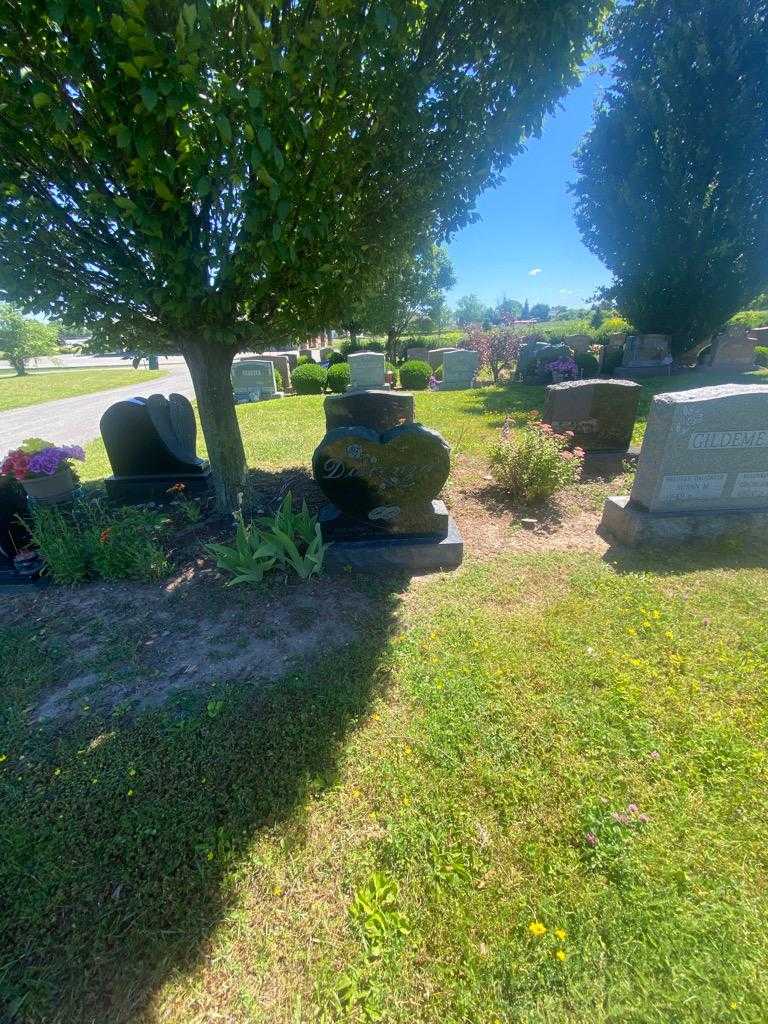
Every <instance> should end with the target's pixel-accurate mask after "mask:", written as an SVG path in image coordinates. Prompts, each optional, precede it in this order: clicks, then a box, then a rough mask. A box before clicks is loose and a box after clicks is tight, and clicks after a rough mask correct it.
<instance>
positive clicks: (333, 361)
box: [328, 352, 347, 369]
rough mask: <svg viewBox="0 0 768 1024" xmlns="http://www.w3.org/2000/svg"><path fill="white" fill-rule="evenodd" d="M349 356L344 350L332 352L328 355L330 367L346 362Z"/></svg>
mask: <svg viewBox="0 0 768 1024" xmlns="http://www.w3.org/2000/svg"><path fill="white" fill-rule="evenodd" d="M346 361H347V357H346V356H345V355H344V354H343V353H342V352H331V354H330V355H329V356H328V368H329V369H330V368H331V366H337V365H338V364H340V363H346Z"/></svg>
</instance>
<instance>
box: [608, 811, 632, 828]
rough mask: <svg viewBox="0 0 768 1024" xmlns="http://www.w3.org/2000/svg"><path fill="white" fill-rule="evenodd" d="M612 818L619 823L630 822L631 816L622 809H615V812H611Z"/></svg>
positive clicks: (626, 823) (625, 823)
mask: <svg viewBox="0 0 768 1024" xmlns="http://www.w3.org/2000/svg"><path fill="white" fill-rule="evenodd" d="M611 818H612V819H613V820H614V821H615V822H616V824H617V825H628V824H629V818H628V817H627V816H626V814H622V813H621V812H620V811H614V812H613V814H611Z"/></svg>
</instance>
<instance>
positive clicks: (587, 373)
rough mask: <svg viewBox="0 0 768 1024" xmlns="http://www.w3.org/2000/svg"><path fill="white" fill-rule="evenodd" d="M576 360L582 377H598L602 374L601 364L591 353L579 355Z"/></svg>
mask: <svg viewBox="0 0 768 1024" xmlns="http://www.w3.org/2000/svg"><path fill="white" fill-rule="evenodd" d="M575 360H576V365H577V366H578V368H579V369H580V370H581V375H582V377H596V376H597V375H598V373H599V372H600V363H599V362H598V361H597V359H595V357H594V356H593V355H592V354H591V353H590V352H581V353H579V355H577V356H576V357H575Z"/></svg>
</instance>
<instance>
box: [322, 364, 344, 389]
mask: <svg viewBox="0 0 768 1024" xmlns="http://www.w3.org/2000/svg"><path fill="white" fill-rule="evenodd" d="M327 383H328V388H329V389H330V390H331V391H333V392H334V394H337V395H342V394H343V393H344V392H345V391H346V390H347V388H348V387H349V363H333V364H332V365H331V366H329V367H328V377H327Z"/></svg>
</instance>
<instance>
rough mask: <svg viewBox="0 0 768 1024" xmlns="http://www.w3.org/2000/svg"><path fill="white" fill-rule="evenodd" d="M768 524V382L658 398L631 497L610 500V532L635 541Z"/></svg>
mask: <svg viewBox="0 0 768 1024" xmlns="http://www.w3.org/2000/svg"><path fill="white" fill-rule="evenodd" d="M760 522H761V523H762V529H763V530H765V528H766V526H768V385H761V384H746V385H739V384H723V385H718V386H715V387H707V388H696V389H694V390H692V391H680V392H675V393H670V394H662V395H657V396H656V398H654V400H653V403H652V405H651V411H650V414H649V417H648V426H647V428H646V432H645V438H644V440H643V445H642V448H641V451H640V458H639V460H638V465H637V473H636V475H635V480H634V483H633V486H632V490H631V493H630V496H629V498H628V499H627V498H609V499H608V501H607V502H606V507H605V510H604V513H603V524H602V525H603V528H604V530H605V532H606V533H608V534H609V535H612V536H614V537H617V538H618V539H622V540H625V541H628V542H630V543H633V542H638V541H639V540H643V539H648V538H650V537H652V538H654V539H675V540H679V539H685V538H686V537H688V536H716V535H718V534H723V533H728V532H734V531H735V532H738V531H739V530H746V531H747V532H749V531H750V530H751V529H752V527H753V526H754V525H755V524H756V523H760Z"/></svg>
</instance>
